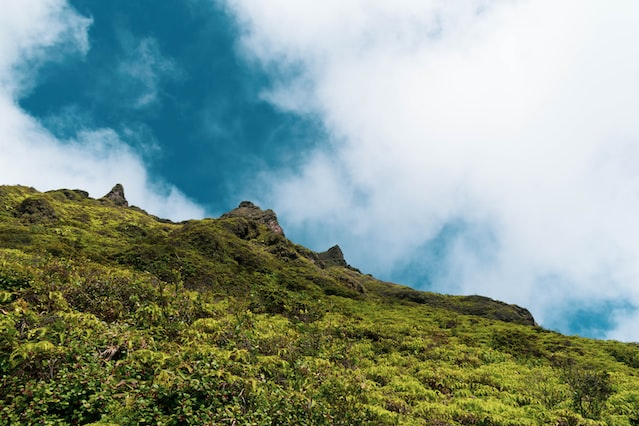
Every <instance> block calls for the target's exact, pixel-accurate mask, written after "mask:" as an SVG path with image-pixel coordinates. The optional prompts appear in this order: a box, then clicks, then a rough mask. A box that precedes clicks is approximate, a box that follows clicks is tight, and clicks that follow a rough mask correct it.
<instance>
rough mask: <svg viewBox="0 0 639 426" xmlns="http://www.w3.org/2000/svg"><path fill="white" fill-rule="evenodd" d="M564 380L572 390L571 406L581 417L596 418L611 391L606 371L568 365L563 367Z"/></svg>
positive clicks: (599, 414)
mask: <svg viewBox="0 0 639 426" xmlns="http://www.w3.org/2000/svg"><path fill="white" fill-rule="evenodd" d="M564 380H565V381H566V383H568V385H569V386H570V388H571V391H572V404H573V408H574V409H575V410H576V411H577V412H579V414H581V415H582V416H583V417H586V418H589V419H598V418H599V417H600V416H601V412H602V411H603V408H604V406H605V404H606V401H607V400H608V398H609V397H610V395H611V394H612V392H613V389H612V384H611V382H610V375H609V374H608V372H606V371H597V370H596V369H594V368H592V367H585V366H579V365H568V366H565V367H564Z"/></svg>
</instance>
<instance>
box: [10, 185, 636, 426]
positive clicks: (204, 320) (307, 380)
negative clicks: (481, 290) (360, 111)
mask: <svg viewBox="0 0 639 426" xmlns="http://www.w3.org/2000/svg"><path fill="white" fill-rule="evenodd" d="M26 200H32V201H26ZM33 200H36V201H33ZM34 206H35V207H34ZM0 314H1V315H0V349H1V350H0V375H1V380H2V381H1V383H0V424H101V425H107V424H117V425H129V424H131V425H133V424H168V425H181V424H198V425H200V424H229V425H239V424H245V425H251V424H254V425H281V424H300V425H322V424H325V425H357V424H362V425H364V424H366V425H368V424H376V425H378V424H379V425H384V424H387V425H397V424H400V425H439V426H443V425H635V424H639V378H638V377H637V373H638V370H637V368H638V367H639V347H638V346H637V345H634V344H624V343H620V342H614V341H600V340H592V339H583V338H578V337H571V336H563V335H561V334H559V333H556V332H552V331H548V330H545V329H543V328H541V327H538V326H536V325H535V324H534V320H532V317H530V316H529V314H527V311H525V310H522V309H521V308H518V307H516V306H511V305H506V304H503V303H501V302H497V301H493V300H491V299H488V298H483V297H479V296H468V297H460V296H457V297H453V296H445V295H439V294H434V293H425V292H418V291H416V290H413V289H410V288H408V287H403V286H398V285H395V284H390V283H385V282H381V281H378V280H376V279H374V278H373V277H371V276H369V275H363V274H361V273H359V272H358V271H356V270H354V269H352V268H349V267H343V266H330V265H328V266H327V265H325V264H324V263H323V262H321V260H320V259H319V257H318V256H317V254H316V253H313V252H311V251H310V250H308V249H305V248H304V247H301V246H298V245H295V244H293V243H292V242H290V241H288V240H286V239H285V238H283V237H281V236H279V235H276V234H273V233H272V232H271V231H270V230H269V229H268V228H267V227H266V226H264V225H262V224H260V223H256V222H253V221H251V220H248V219H246V218H242V217H234V218H226V219H205V220H201V221H187V222H184V223H171V222H168V221H165V220H160V219H158V218H155V217H153V216H150V215H148V214H146V213H145V212H143V211H141V210H139V209H136V208H123V207H117V206H114V205H111V204H109V203H105V202H102V201H99V200H93V199H90V198H88V197H87V196H86V194H83V193H81V192H75V191H54V192H49V193H39V192H37V191H35V190H33V189H30V188H26V187H0Z"/></svg>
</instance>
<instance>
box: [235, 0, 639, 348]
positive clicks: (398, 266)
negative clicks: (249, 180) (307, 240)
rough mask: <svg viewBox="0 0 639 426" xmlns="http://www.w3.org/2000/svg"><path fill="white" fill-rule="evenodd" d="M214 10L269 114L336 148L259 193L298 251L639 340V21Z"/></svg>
mask: <svg viewBox="0 0 639 426" xmlns="http://www.w3.org/2000/svg"><path fill="white" fill-rule="evenodd" d="M225 4H226V6H227V7H228V9H229V10H230V11H231V12H232V13H233V14H234V16H235V17H236V19H237V22H238V25H239V27H240V29H241V30H242V33H243V39H242V49H243V52H244V54H245V55H246V57H247V58H248V59H249V60H250V61H254V63H257V64H259V66H261V67H263V68H264V69H265V70H267V71H268V72H269V73H270V75H271V76H272V79H273V80H272V81H273V86H272V87H271V89H270V90H268V91H267V92H265V93H264V94H263V96H264V99H266V100H268V101H269V102H271V103H273V104H274V105H276V106H278V107H279V108H280V109H282V110H284V111H287V112H291V113H294V114H300V115H316V116H317V117H319V119H320V120H321V121H322V123H323V124H324V126H325V127H326V130H327V134H328V135H329V138H328V140H326V141H325V143H324V144H323V145H321V147H320V148H316V149H315V150H314V151H312V152H311V154H309V155H308V157H307V159H306V161H305V163H304V164H303V166H302V167H301V168H300V169H299V170H294V171H288V172H269V173H267V176H266V177H264V176H262V177H261V179H265V181H266V182H267V185H265V187H266V188H272V190H271V192H270V193H269V195H268V196H267V197H262V198H268V200H267V201H268V202H269V203H270V205H271V206H273V208H275V209H276V210H277V211H278V213H279V215H280V216H281V218H283V219H284V221H285V222H286V223H287V227H288V228H287V233H288V234H289V235H293V234H295V233H297V234H298V235H302V234H307V235H311V234H313V233H315V234H316V235H320V237H316V238H315V240H314V241H315V243H316V244H317V245H318V247H316V248H318V249H319V248H322V247H321V245H326V246H328V244H332V243H334V242H339V243H340V245H342V247H343V248H344V249H345V252H346V253H347V257H348V258H349V260H350V261H351V263H352V264H354V265H356V266H358V267H361V268H362V269H364V270H366V271H367V272H368V271H370V272H373V273H376V274H378V275H380V276H382V277H389V276H392V275H393V274H398V273H399V272H401V271H402V270H404V271H409V272H411V273H412V274H413V275H412V276H413V279H414V281H413V282H410V284H412V285H414V286H420V285H422V283H423V285H424V286H427V287H429V288H431V289H434V290H438V291H443V292H447V293H467V294H468V293H478V294H484V295H488V296H492V297H495V298H499V299H502V300H506V301H508V302H511V303H517V304H520V305H523V306H526V307H529V308H530V309H531V311H532V312H533V314H534V315H535V316H536V318H537V319H538V321H540V322H541V323H542V324H543V325H545V326H547V327H552V328H559V329H561V330H565V331H570V330H573V331H575V330H576V331H579V332H583V333H586V334H590V335H598V336H602V337H603V336H606V337H610V338H617V339H623V340H635V341H638V340H639V331H637V328H636V323H637V320H638V319H639V313H638V311H637V308H638V307H639V167H637V165H638V164H639V120H637V117H638V116H639V79H637V75H639V55H637V54H636V53H637V52H636V50H637V49H636V46H635V44H636V43H635V41H636V40H638V39H639V25H637V24H638V23H639V4H637V3H635V2H631V1H620V2H615V4H614V5H611V4H607V5H605V6H604V5H602V4H601V3H600V2H597V1H586V2H584V1H565V2H560V3H557V2H549V1H532V0H530V1H528V0H521V1H491V2H488V1H479V0H477V1H472V0H470V1H466V2H442V1H436V0H434V1H423V0H402V1H385V0H353V1H348V2H343V1H337V0H335V1H330V0H327V1H323V2H310V1H299V0H274V1H270V2H262V1H260V0H227V1H226V2H225ZM319 230H321V233H318V232H317V231H319ZM407 276H409V275H407ZM419 280H421V281H419ZM588 316H596V317H597V318H598V319H597V320H596V321H590V322H589V321H587V320H585V319H587V318H588Z"/></svg>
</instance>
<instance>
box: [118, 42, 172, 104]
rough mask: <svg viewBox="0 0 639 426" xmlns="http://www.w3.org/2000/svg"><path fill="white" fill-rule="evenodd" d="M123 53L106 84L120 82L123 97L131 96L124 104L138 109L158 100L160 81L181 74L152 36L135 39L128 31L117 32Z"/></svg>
mask: <svg viewBox="0 0 639 426" xmlns="http://www.w3.org/2000/svg"><path fill="white" fill-rule="evenodd" d="M120 38H121V43H122V48H123V49H124V57H123V58H122V61H121V62H120V64H119V66H118V69H117V76H116V78H117V80H116V81H115V82H114V81H112V80H111V81H109V82H108V85H109V86H111V87H113V86H114V85H116V86H117V85H118V84H119V85H121V87H120V91H121V93H120V95H121V96H123V97H124V98H125V99H126V98H129V97H133V99H132V102H131V104H130V105H127V106H128V107H131V108H134V109H139V108H145V107H149V106H152V105H154V104H157V103H158V102H159V101H160V95H161V83H162V82H163V81H166V80H169V81H170V80H175V79H177V78H180V77H181V76H182V71H181V69H180V68H179V66H178V65H177V64H176V63H175V62H174V61H173V60H172V59H170V58H168V57H165V56H164V55H163V54H162V52H161V50H160V46H159V44H158V42H157V40H156V39H154V38H152V37H144V38H141V39H136V38H134V37H133V36H132V35H130V34H126V33H123V34H121V37H120Z"/></svg>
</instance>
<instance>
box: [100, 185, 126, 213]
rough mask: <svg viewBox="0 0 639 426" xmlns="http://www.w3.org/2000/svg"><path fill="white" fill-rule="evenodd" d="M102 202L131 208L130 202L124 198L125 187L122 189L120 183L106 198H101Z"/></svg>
mask: <svg viewBox="0 0 639 426" xmlns="http://www.w3.org/2000/svg"><path fill="white" fill-rule="evenodd" d="M100 200H101V201H106V202H111V203H113V204H115V205H116V206H119V207H129V202H128V201H127V200H126V197H125V196H124V187H122V185H120V184H119V183H117V184H115V186H114V187H113V188H112V189H111V191H109V193H108V194H107V195H105V196H104V197H102V198H100Z"/></svg>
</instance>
